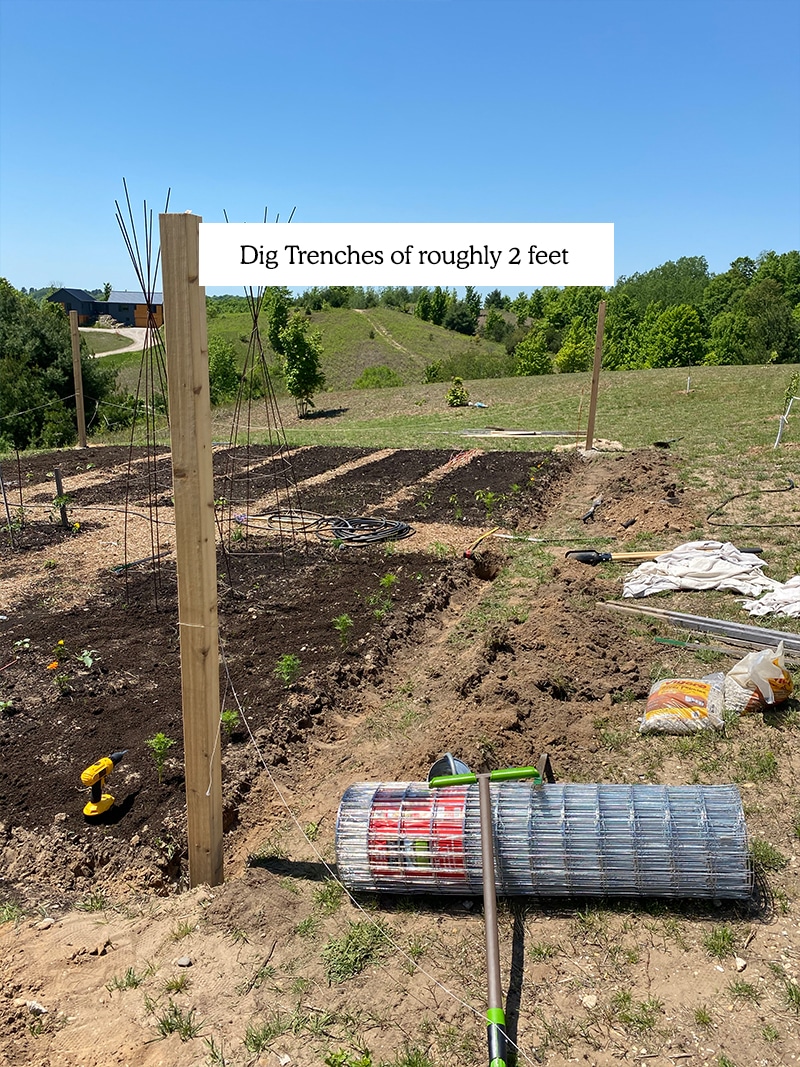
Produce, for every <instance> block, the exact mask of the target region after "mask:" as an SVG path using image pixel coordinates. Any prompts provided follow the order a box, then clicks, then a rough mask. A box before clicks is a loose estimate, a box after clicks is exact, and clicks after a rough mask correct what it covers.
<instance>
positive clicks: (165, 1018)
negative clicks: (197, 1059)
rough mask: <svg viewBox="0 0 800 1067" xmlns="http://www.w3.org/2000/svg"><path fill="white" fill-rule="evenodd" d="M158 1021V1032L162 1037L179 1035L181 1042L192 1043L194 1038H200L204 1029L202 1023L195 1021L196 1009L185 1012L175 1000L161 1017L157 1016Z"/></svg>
mask: <svg viewBox="0 0 800 1067" xmlns="http://www.w3.org/2000/svg"><path fill="white" fill-rule="evenodd" d="M156 1020H157V1022H158V1032H159V1034H160V1035H161V1036H162V1037H169V1035H170V1034H177V1035H178V1037H180V1039H181V1041H190V1040H191V1039H192V1038H194V1037H198V1036H199V1034H200V1031H201V1030H202V1029H203V1024H202V1022H200V1021H199V1020H198V1019H195V1010H194V1008H189V1009H188V1010H187V1011H184V1010H183V1009H182V1008H179V1007H178V1005H177V1004H176V1003H175V1002H174V1001H173V1000H170V1002H169V1004H168V1005H167V1007H166V1008H165V1009H164V1010H163V1011H162V1013H161V1014H160V1015H156Z"/></svg>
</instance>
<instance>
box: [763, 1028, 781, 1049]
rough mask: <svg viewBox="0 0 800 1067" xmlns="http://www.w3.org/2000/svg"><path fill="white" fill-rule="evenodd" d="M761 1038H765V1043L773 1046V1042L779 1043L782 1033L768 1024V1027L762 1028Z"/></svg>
mask: <svg viewBox="0 0 800 1067" xmlns="http://www.w3.org/2000/svg"><path fill="white" fill-rule="evenodd" d="M761 1036H762V1037H763V1038H764V1040H765V1041H766V1042H767V1044H770V1045H771V1044H772V1042H773V1041H777V1040H778V1038H779V1037H780V1036H781V1035H780V1033H779V1032H778V1031H777V1030H776V1029H775V1027H774V1026H771V1025H770V1024H769V1023H767V1025H766V1026H764V1027H762V1028H761Z"/></svg>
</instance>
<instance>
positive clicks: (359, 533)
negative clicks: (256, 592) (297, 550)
mask: <svg viewBox="0 0 800 1067" xmlns="http://www.w3.org/2000/svg"><path fill="white" fill-rule="evenodd" d="M235 519H236V521H237V522H238V523H239V524H240V525H241V526H249V527H251V528H254V529H259V528H260V529H264V528H266V529H268V530H278V531H280V530H283V529H287V528H288V529H291V530H300V531H302V532H308V533H314V534H316V536H317V537H318V538H319V539H320V541H330V542H335V543H337V544H347V545H369V544H377V543H378V542H380V541H401V540H403V539H404V538H406V537H411V535H412V534H413V533H414V532H415V531H414V527H413V526H410V525H409V524H408V523H407V522H402V521H401V520H398V519H384V518H374V519H366V518H357V517H356V518H344V517H343V516H341V515H318V514H316V513H315V512H310V511H285V512H281V511H274V512H267V513H266V514H265V515H237V516H235Z"/></svg>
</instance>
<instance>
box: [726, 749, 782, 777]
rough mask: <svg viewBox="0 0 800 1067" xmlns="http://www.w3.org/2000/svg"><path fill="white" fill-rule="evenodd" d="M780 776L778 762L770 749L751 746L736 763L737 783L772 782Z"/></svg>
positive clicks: (741, 754)
mask: <svg viewBox="0 0 800 1067" xmlns="http://www.w3.org/2000/svg"><path fill="white" fill-rule="evenodd" d="M777 774H778V761H777V760H776V759H775V756H774V754H773V753H772V752H771V751H770V750H769V749H768V748H762V747H761V746H760V745H749V746H747V747H746V748H744V749H743V750H742V752H741V753H740V754H739V759H738V760H737V762H736V775H735V776H734V778H735V781H737V782H771V781H772V780H773V779H774V778H775V777H776V776H777Z"/></svg>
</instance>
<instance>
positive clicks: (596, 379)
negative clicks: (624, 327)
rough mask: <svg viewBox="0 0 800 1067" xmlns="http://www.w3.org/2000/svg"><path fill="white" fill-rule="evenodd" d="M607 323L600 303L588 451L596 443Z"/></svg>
mask: <svg viewBox="0 0 800 1067" xmlns="http://www.w3.org/2000/svg"><path fill="white" fill-rule="evenodd" d="M605 323H606V302H605V300H601V301H600V306H599V307H598V309H597V333H596V334H595V338H594V365H593V367H592V395H591V399H590V400H589V421H588V422H587V424H586V451H587V452H588V451H589V449H590V448H591V447H592V444H593V443H594V416H595V412H596V410H597V389H598V386H599V384H600V364H601V363H602V362H603V329H604V327H605Z"/></svg>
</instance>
